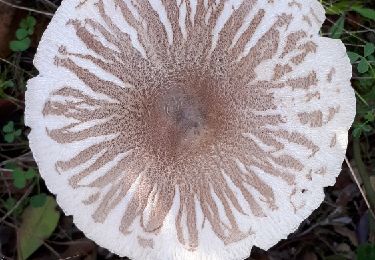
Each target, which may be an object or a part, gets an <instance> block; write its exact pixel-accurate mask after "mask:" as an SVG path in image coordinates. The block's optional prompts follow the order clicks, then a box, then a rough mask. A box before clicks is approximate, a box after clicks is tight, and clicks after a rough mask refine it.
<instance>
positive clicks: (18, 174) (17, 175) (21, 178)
mask: <svg viewBox="0 0 375 260" xmlns="http://www.w3.org/2000/svg"><path fill="white" fill-rule="evenodd" d="M6 168H7V169H9V170H11V171H12V178H13V186H14V187H16V188H17V189H23V188H25V187H26V183H27V181H31V180H33V179H34V178H35V177H36V176H37V172H36V171H35V169H33V168H29V169H27V170H26V171H24V170H23V169H21V168H20V167H17V166H14V165H6Z"/></svg>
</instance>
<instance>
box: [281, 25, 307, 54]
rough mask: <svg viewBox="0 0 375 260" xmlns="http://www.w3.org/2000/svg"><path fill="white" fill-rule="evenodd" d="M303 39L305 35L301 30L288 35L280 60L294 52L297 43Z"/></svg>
mask: <svg viewBox="0 0 375 260" xmlns="http://www.w3.org/2000/svg"><path fill="white" fill-rule="evenodd" d="M305 37H307V33H306V32H305V31H303V30H299V31H296V32H292V33H290V34H289V35H288V36H287V40H286V43H285V47H284V50H283V53H282V54H281V58H284V57H285V56H286V55H287V54H289V53H290V52H292V51H293V50H295V49H296V47H297V43H298V41H299V40H301V39H303V38H305Z"/></svg>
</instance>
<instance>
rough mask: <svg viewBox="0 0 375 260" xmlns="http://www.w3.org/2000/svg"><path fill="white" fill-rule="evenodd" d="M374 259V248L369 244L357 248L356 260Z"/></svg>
mask: <svg viewBox="0 0 375 260" xmlns="http://www.w3.org/2000/svg"><path fill="white" fill-rule="evenodd" d="M369 259H375V246H374V245H370V244H364V245H360V246H359V247H358V248H357V260H369Z"/></svg>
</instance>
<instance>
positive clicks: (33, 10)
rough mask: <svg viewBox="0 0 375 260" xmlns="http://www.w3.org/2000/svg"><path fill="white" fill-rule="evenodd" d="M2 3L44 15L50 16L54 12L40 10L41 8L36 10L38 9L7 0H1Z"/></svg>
mask: <svg viewBox="0 0 375 260" xmlns="http://www.w3.org/2000/svg"><path fill="white" fill-rule="evenodd" d="M0 3H3V4H5V5H7V6H10V7H13V8H16V9H20V10H26V11H29V12H33V13H37V14H43V15H46V16H50V17H52V16H53V13H49V12H44V11H39V10H36V9H33V8H28V7H25V6H19V5H15V4H11V3H8V2H7V1H4V0H0Z"/></svg>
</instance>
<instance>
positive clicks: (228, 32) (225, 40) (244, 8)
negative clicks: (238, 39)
mask: <svg viewBox="0 0 375 260" xmlns="http://www.w3.org/2000/svg"><path fill="white" fill-rule="evenodd" d="M255 3H256V1H255V0H251V1H244V2H242V3H241V6H240V7H239V8H237V9H236V10H234V11H233V14H232V15H231V16H230V17H229V19H228V21H227V22H226V23H225V24H224V27H223V29H221V31H220V32H219V39H218V42H217V45H216V47H215V50H214V53H213V56H217V55H220V54H217V53H220V52H223V50H224V51H227V50H229V47H230V46H231V44H232V41H233V40H234V37H235V35H236V33H237V32H238V30H239V29H240V27H241V26H242V24H243V22H244V19H245V17H246V15H247V14H248V13H249V12H250V10H251V9H252V8H253V6H254V4H255ZM215 24H216V21H215ZM255 29H256V28H255ZM223 54H224V53H222V54H221V55H223ZM230 57H232V56H231V55H230ZM234 58H235V56H234Z"/></svg>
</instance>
